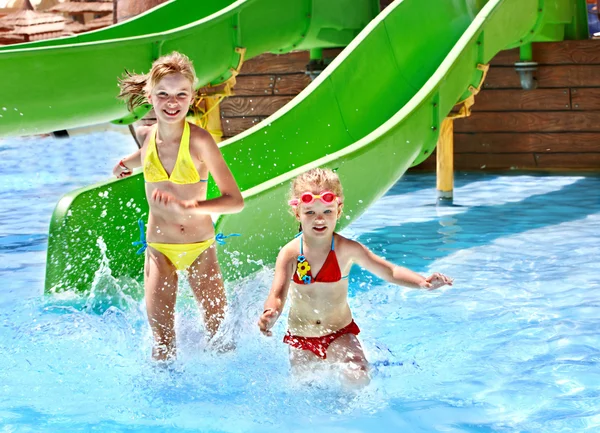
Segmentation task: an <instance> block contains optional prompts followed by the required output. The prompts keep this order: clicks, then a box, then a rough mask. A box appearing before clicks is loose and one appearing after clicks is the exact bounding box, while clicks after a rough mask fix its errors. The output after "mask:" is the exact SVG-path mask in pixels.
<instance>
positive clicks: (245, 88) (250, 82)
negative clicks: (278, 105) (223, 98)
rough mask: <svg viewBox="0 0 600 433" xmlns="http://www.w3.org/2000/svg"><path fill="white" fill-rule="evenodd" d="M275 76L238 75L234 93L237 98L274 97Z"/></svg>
mask: <svg viewBox="0 0 600 433" xmlns="http://www.w3.org/2000/svg"><path fill="white" fill-rule="evenodd" d="M274 87H275V75H238V76H237V77H236V83H235V87H234V88H233V93H234V94H235V95H237V96H265V95H272V94H273V88H274Z"/></svg>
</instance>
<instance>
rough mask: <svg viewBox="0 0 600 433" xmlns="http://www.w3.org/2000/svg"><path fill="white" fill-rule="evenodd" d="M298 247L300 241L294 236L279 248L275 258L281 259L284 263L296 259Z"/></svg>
mask: <svg viewBox="0 0 600 433" xmlns="http://www.w3.org/2000/svg"><path fill="white" fill-rule="evenodd" d="M299 248H300V241H299V240H298V238H294V239H292V240H291V241H289V242H288V243H287V244H285V245H284V246H283V248H281V250H280V251H279V254H278V255H277V260H283V261H285V262H286V263H288V262H292V261H294V262H295V261H296V257H297V256H298V250H299Z"/></svg>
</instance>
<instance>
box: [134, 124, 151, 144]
mask: <svg viewBox="0 0 600 433" xmlns="http://www.w3.org/2000/svg"><path fill="white" fill-rule="evenodd" d="M153 128H154V125H142V126H140V127H138V128H136V130H135V136H136V138H137V140H138V143H140V145H142V147H143V146H144V145H145V144H146V140H147V139H148V136H149V135H150V131H152V129H153Z"/></svg>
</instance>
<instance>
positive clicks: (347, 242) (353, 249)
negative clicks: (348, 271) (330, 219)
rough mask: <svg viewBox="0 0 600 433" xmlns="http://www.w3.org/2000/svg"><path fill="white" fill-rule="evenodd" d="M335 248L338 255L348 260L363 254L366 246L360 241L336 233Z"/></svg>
mask: <svg viewBox="0 0 600 433" xmlns="http://www.w3.org/2000/svg"><path fill="white" fill-rule="evenodd" d="M335 249H336V252H337V254H338V255H342V256H344V257H346V258H347V259H349V260H353V259H356V257H357V256H360V255H361V254H363V253H364V252H365V250H366V247H365V246H364V245H363V244H361V243H360V242H357V241H353V240H352V239H348V238H346V237H344V236H342V235H340V234H338V233H336V234H335Z"/></svg>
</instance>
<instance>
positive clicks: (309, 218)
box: [295, 190, 342, 237]
mask: <svg viewBox="0 0 600 433" xmlns="http://www.w3.org/2000/svg"><path fill="white" fill-rule="evenodd" d="M312 193H313V194H315V195H317V194H319V191H314V190H313V191H312ZM295 213H296V219H297V220H298V221H300V224H302V231H303V232H304V234H305V235H309V236H318V237H329V236H332V235H333V232H334V231H335V226H336V224H337V221H338V219H339V218H340V216H341V215H342V205H341V204H338V202H337V200H334V201H333V202H332V203H323V202H322V201H321V200H315V201H314V202H312V203H311V204H308V205H307V204H304V203H301V204H299V205H298V206H296V209H295Z"/></svg>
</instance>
